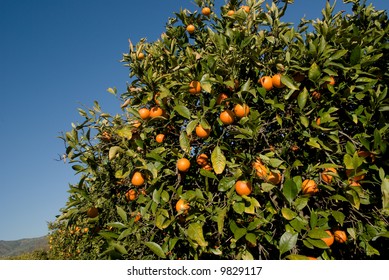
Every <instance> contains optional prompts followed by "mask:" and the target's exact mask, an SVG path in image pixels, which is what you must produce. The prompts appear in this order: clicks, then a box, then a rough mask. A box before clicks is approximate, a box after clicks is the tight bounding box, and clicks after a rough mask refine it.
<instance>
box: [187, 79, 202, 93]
mask: <svg viewBox="0 0 389 280" xmlns="http://www.w3.org/2000/svg"><path fill="white" fill-rule="evenodd" d="M189 92H190V93H191V94H197V93H200V92H201V83H200V82H198V81H191V82H190V84H189Z"/></svg>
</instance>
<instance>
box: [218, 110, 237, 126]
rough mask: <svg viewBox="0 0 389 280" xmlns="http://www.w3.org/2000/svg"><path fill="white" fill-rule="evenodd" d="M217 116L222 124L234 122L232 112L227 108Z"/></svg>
mask: <svg viewBox="0 0 389 280" xmlns="http://www.w3.org/2000/svg"><path fill="white" fill-rule="evenodd" d="M219 118H220V120H221V121H222V123H223V124H232V123H233V122H234V113H233V112H232V111H231V110H228V109H227V110H224V111H223V112H221V114H220V117H219Z"/></svg>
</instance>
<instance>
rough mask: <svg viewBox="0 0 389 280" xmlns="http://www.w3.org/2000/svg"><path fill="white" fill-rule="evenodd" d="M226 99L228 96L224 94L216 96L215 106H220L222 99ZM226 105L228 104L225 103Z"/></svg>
mask: <svg viewBox="0 0 389 280" xmlns="http://www.w3.org/2000/svg"><path fill="white" fill-rule="evenodd" d="M227 98H228V95H227V94H225V93H219V95H218V96H217V99H216V104H217V105H220V104H222V102H223V100H224V99H227ZM227 103H228V102H226V105H228V104H227Z"/></svg>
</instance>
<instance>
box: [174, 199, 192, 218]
mask: <svg viewBox="0 0 389 280" xmlns="http://www.w3.org/2000/svg"><path fill="white" fill-rule="evenodd" d="M189 208H190V206H189V203H188V202H187V201H186V200H184V199H182V198H181V199H180V200H178V201H177V203H176V210H177V212H178V213H182V214H184V215H186V214H188V211H189Z"/></svg>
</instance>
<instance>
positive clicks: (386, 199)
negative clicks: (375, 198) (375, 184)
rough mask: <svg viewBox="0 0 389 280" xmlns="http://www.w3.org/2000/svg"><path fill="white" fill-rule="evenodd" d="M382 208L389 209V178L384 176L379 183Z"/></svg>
mask: <svg viewBox="0 0 389 280" xmlns="http://www.w3.org/2000/svg"><path fill="white" fill-rule="evenodd" d="M381 192H382V208H383V209H384V210H385V211H389V179H388V178H384V179H383V180H382V183H381Z"/></svg>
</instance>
